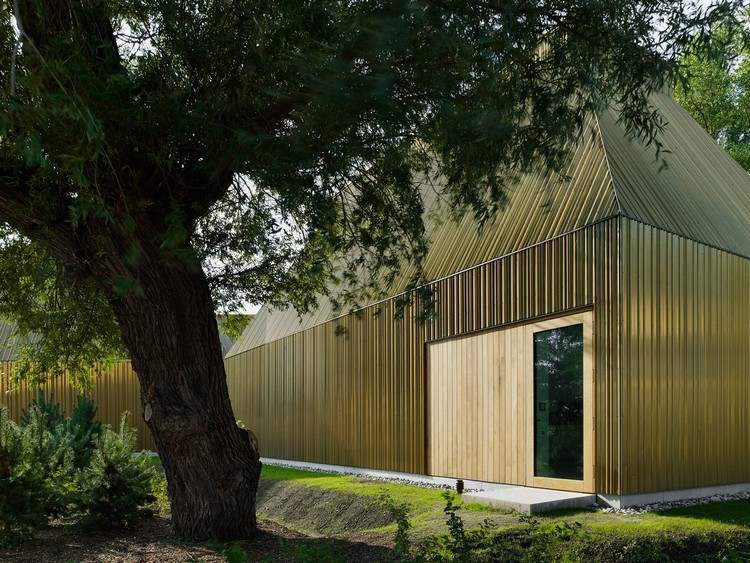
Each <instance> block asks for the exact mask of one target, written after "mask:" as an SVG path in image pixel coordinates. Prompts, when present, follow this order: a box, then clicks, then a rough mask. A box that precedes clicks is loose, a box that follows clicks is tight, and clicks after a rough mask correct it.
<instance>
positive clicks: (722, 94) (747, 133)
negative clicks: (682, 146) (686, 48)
mask: <svg viewBox="0 0 750 563" xmlns="http://www.w3.org/2000/svg"><path fill="white" fill-rule="evenodd" d="M745 25H747V23H745ZM715 37H716V38H717V39H718V41H714V44H715V49H713V50H711V51H709V52H697V53H689V54H687V55H686V56H685V57H684V59H683V61H682V63H683V69H682V72H683V74H684V76H683V80H681V81H679V82H678V83H677V87H676V89H675V99H677V101H678V102H680V104H681V105H682V106H683V107H684V108H685V109H686V110H687V111H688V112H689V113H690V115H692V116H693V118H694V119H695V120H696V121H697V122H698V123H700V124H701V125H702V126H703V128H704V129H705V130H706V131H707V132H708V133H709V134H710V135H711V136H712V137H713V138H714V139H716V141H717V142H718V143H719V144H720V145H721V146H722V147H724V149H725V150H726V151H727V152H728V153H729V154H730V155H732V157H733V158H734V159H735V160H736V161H737V162H739V163H740V165H741V166H742V167H743V168H744V169H745V170H750V60H748V48H747V44H746V43H745V42H744V41H743V37H742V36H741V34H740V33H738V32H737V31H736V30H727V29H719V30H717V33H716V34H715Z"/></svg>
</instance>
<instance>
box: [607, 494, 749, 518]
mask: <svg viewBox="0 0 750 563" xmlns="http://www.w3.org/2000/svg"><path fill="white" fill-rule="evenodd" d="M743 499H750V492H744V493H734V494H731V495H712V496H708V497H700V498H689V499H684V500H671V501H665V502H654V503H651V504H644V505H642V506H628V507H627V508H611V507H603V508H602V512H608V513H617V514H626V515H628V514H629V515H636V514H643V513H644V512H658V511H660V510H668V509H670V508H682V507H686V506H697V505H699V504H709V503H712V502H726V501H728V500H743Z"/></svg>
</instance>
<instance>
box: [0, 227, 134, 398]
mask: <svg viewBox="0 0 750 563" xmlns="http://www.w3.org/2000/svg"><path fill="white" fill-rule="evenodd" d="M60 268H61V267H60V264H59V262H56V261H55V260H54V258H53V257H52V255H51V254H50V252H49V251H48V250H46V249H45V248H44V247H43V246H42V245H39V244H36V243H34V242H32V241H30V240H29V239H28V238H26V237H21V236H18V235H16V234H15V232H14V231H13V230H12V229H10V228H9V227H7V226H5V225H3V226H0V277H1V279H2V280H3V282H2V283H1V284H0V317H1V318H3V319H6V320H10V321H12V322H13V324H14V331H15V333H16V336H17V342H18V344H17V347H16V348H17V349H16V350H15V352H16V354H15V355H16V356H17V361H16V362H15V363H14V366H13V370H12V371H11V373H10V374H9V375H11V377H12V379H13V380H14V381H16V382H19V381H26V382H28V383H31V384H38V383H41V382H43V381H44V380H45V379H46V378H47V377H55V376H58V375H61V374H62V373H63V372H67V374H68V376H69V377H70V379H71V381H73V383H75V384H76V385H77V386H78V387H79V388H80V389H81V390H85V389H87V388H88V387H89V385H90V372H91V366H92V365H95V364H96V363H97V362H100V363H106V362H110V361H112V360H115V359H118V358H122V357H125V352H124V348H123V345H122V343H121V340H120V333H119V328H118V325H117V323H116V322H115V320H114V317H113V315H112V311H111V309H110V306H109V304H108V303H107V301H106V299H105V296H104V295H102V294H101V292H100V291H98V290H96V289H95V288H94V287H93V286H92V285H91V284H90V283H85V282H81V283H77V284H76V285H74V286H71V285H69V284H66V283H65V282H64V280H63V279H62V277H61V276H62V272H61V270H60Z"/></svg>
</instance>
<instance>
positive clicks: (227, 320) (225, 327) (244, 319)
mask: <svg viewBox="0 0 750 563" xmlns="http://www.w3.org/2000/svg"><path fill="white" fill-rule="evenodd" d="M253 317H254V315H243V314H239V313H235V314H226V315H220V316H219V327H220V328H221V330H222V332H224V334H226V335H227V336H228V337H229V338H231V339H232V340H233V341H235V340H237V339H238V338H239V337H240V336H242V331H244V330H245V327H246V326H247V325H248V324H250V323H251V322H252V320H253Z"/></svg>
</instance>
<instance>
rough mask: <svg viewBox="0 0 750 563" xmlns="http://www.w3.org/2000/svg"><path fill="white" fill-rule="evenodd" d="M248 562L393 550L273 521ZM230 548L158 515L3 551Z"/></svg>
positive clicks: (99, 556)
mask: <svg viewBox="0 0 750 563" xmlns="http://www.w3.org/2000/svg"><path fill="white" fill-rule="evenodd" d="M236 544H237V545H238V546H239V547H240V548H241V549H242V550H244V551H245V553H246V554H247V561H268V562H276V561H299V560H305V561H316V560H322V559H324V560H327V561H385V560H389V556H388V555H389V550H388V549H386V548H383V547H378V546H372V545H368V544H365V543H361V542H355V541H347V540H343V539H331V538H316V537H309V536H306V535H304V534H301V533H298V532H294V531H292V530H290V529H288V528H285V527H283V526H280V525H278V524H274V523H272V522H269V521H261V522H260V533H259V535H258V537H257V538H255V539H253V540H248V541H241V542H236ZM223 548H226V546H221V545H212V544H211V543H196V542H186V541H182V540H179V539H177V538H175V537H174V535H173V534H172V529H171V526H170V521H169V517H168V516H165V515H159V516H153V517H150V518H145V519H143V520H141V521H140V522H139V523H138V524H137V525H135V526H133V527H131V528H127V529H118V530H107V531H102V532H96V533H86V534H81V533H77V532H75V531H74V530H73V529H72V528H70V527H67V526H61V525H53V526H51V527H50V528H49V529H47V530H44V531H41V532H39V533H38V534H37V537H36V538H35V539H34V540H31V541H28V542H26V543H24V544H22V545H21V546H19V547H17V548H14V549H7V550H0V561H3V562H8V563H21V562H23V563H27V562H28V563H52V562H54V563H58V562H60V563H68V562H73V561H74V562H76V563H93V562H96V563H102V562H107V563H109V562H117V563H125V562H127V563H152V562H153V563H157V562H158V563H173V562H174V563H178V562H179V563H185V562H195V563H198V562H203V563H219V562H224V561H226V560H227V559H226V558H225V557H224V555H222V554H221V550H222V549H223Z"/></svg>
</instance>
